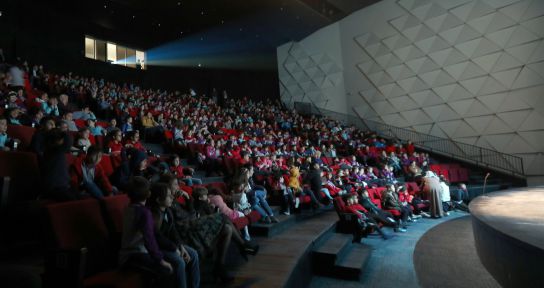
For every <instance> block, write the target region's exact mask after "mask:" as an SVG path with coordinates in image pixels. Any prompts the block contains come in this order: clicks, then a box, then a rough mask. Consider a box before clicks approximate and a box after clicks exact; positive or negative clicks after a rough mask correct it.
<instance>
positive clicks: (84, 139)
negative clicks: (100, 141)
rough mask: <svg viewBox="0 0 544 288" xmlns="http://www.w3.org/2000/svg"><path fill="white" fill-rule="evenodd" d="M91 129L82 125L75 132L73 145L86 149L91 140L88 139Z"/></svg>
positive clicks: (89, 145)
mask: <svg viewBox="0 0 544 288" xmlns="http://www.w3.org/2000/svg"><path fill="white" fill-rule="evenodd" d="M90 135H91V131H90V130H89V128H87V127H82V128H80V129H79V132H78V133H77V141H76V145H75V147H76V148H78V149H81V150H83V151H87V149H89V147H91V140H90V139H89V137H90Z"/></svg>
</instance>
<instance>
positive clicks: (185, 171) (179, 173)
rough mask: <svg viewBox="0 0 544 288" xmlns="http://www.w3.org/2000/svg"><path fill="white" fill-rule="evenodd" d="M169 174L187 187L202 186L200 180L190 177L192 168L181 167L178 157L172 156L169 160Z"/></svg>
mask: <svg viewBox="0 0 544 288" xmlns="http://www.w3.org/2000/svg"><path fill="white" fill-rule="evenodd" d="M170 172H171V173H172V174H174V176H176V177H177V178H179V179H181V180H182V181H183V182H185V184H186V185H187V186H193V185H202V180H201V179H198V178H193V177H192V174H193V172H194V169H193V168H183V166H181V159H179V156H178V155H175V154H174V156H172V157H171V158H170Z"/></svg>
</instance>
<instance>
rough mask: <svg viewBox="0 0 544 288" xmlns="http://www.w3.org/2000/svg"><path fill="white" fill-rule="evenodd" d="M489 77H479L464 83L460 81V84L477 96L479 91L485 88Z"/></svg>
mask: <svg viewBox="0 0 544 288" xmlns="http://www.w3.org/2000/svg"><path fill="white" fill-rule="evenodd" d="M487 78H488V77H485V76H484V77H479V78H474V79H468V80H464V81H460V82H459V83H460V84H461V85H463V87H465V88H466V89H467V90H468V91H469V92H470V93H472V95H477V94H478V91H480V90H481V89H482V87H483V86H484V83H485V81H486V79H487Z"/></svg>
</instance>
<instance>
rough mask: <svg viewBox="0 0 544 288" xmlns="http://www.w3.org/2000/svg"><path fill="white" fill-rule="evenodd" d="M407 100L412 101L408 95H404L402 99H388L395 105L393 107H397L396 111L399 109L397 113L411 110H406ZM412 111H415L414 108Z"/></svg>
mask: <svg viewBox="0 0 544 288" xmlns="http://www.w3.org/2000/svg"><path fill="white" fill-rule="evenodd" d="M407 99H410V98H409V97H408V96H406V95H403V96H400V97H395V98H391V99H388V101H389V103H391V105H393V107H395V109H397V111H404V110H409V109H406V107H405V106H404V103H406V101H407ZM410 109H413V108H410Z"/></svg>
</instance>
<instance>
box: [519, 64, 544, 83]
mask: <svg viewBox="0 0 544 288" xmlns="http://www.w3.org/2000/svg"><path fill="white" fill-rule="evenodd" d="M542 83H544V78H542V77H541V76H540V75H538V73H536V72H535V71H533V70H532V69H530V68H529V67H527V66H525V67H523V69H522V70H521V72H520V73H519V76H518V78H517V79H516V81H515V82H514V85H513V86H512V89H518V88H523V87H530V86H534V85H539V84H542Z"/></svg>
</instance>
